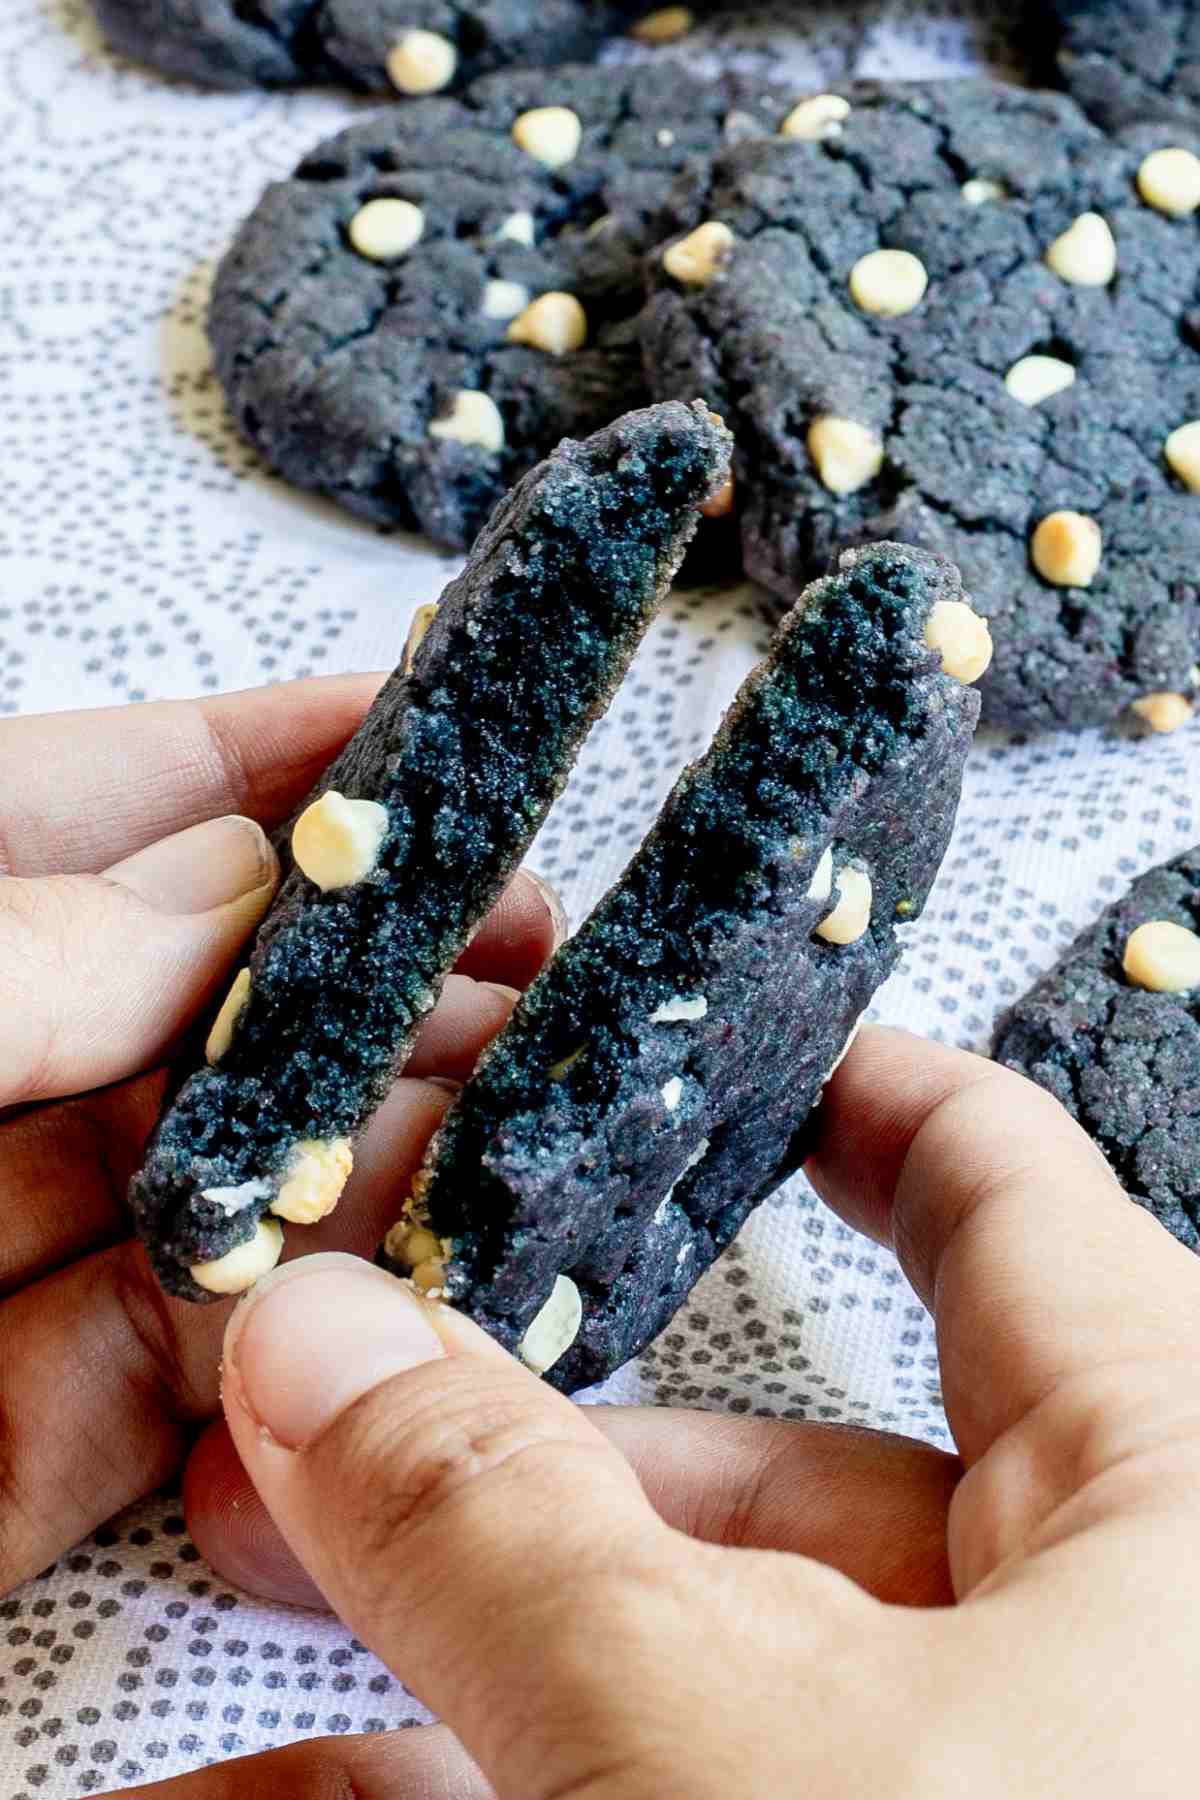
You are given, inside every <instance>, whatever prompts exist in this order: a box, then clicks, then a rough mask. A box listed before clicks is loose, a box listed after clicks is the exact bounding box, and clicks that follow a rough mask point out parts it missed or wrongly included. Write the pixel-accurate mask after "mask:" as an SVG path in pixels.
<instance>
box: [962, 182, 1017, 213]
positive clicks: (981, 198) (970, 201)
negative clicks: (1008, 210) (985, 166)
mask: <svg viewBox="0 0 1200 1800" xmlns="http://www.w3.org/2000/svg"><path fill="white" fill-rule="evenodd" d="M959 192H960V193H961V194H962V197H963V199H964V200H965V201H966V203H967V205H968V206H989V205H990V204H991V203H992V202H993V201H995V200H1006V199H1007V198H1008V189H1007V188H1005V187H1003V186H1002V185H1001V184H1000V182H998V181H989V180H988V179H987V177H986V176H981V175H973V176H972V177H971V179H970V181H964V182H963V184H962V187H961V188H960V189H959Z"/></svg>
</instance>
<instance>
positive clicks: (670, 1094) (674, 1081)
mask: <svg viewBox="0 0 1200 1800" xmlns="http://www.w3.org/2000/svg"><path fill="white" fill-rule="evenodd" d="M660 1091H661V1093H662V1103H663V1105H664V1106H665V1107H666V1109H667V1111H668V1112H674V1111H675V1108H676V1107H677V1106H678V1105H679V1102H680V1101H681V1100H682V1099H683V1082H682V1080H681V1079H680V1077H679V1076H678V1075H672V1077H671V1079H670V1081H664V1082H663V1084H662V1088H661V1090H660Z"/></svg>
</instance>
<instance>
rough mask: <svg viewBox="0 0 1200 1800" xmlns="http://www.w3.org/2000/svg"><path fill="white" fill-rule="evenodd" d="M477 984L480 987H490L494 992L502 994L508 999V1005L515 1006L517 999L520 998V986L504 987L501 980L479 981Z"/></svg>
mask: <svg viewBox="0 0 1200 1800" xmlns="http://www.w3.org/2000/svg"><path fill="white" fill-rule="evenodd" d="M479 985H480V987H485V988H491V990H492V992H493V993H494V994H500V995H502V996H503V998H504V999H505V1000H507V1001H508V1004H509V1005H510V1006H515V1005H516V1004H517V1001H518V1000H519V999H520V998H521V990H520V988H515V987H506V986H505V984H504V983H503V982H502V981H481V982H480V984H479Z"/></svg>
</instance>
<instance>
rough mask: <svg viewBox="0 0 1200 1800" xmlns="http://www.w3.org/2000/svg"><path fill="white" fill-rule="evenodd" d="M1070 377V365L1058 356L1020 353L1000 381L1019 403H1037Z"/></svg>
mask: <svg viewBox="0 0 1200 1800" xmlns="http://www.w3.org/2000/svg"><path fill="white" fill-rule="evenodd" d="M1074 379H1075V368H1074V365H1073V364H1072V363H1069V362H1063V360H1062V358H1061V357H1059V356H1023V357H1021V359H1020V361H1019V362H1015V363H1014V364H1013V366H1012V368H1011V369H1010V370H1009V371H1008V374H1007V375H1006V376H1005V377H1004V385H1005V387H1006V388H1007V389H1008V391H1009V393H1010V394H1011V395H1012V397H1013V399H1014V400H1019V401H1020V402H1021V405H1022V406H1038V405H1040V404H1041V402H1042V401H1043V400H1048V399H1049V398H1050V396H1051V394H1061V393H1062V391H1063V389H1064V388H1069V387H1070V386H1071V383H1072V382H1073V381H1074Z"/></svg>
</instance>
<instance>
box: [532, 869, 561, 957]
mask: <svg viewBox="0 0 1200 1800" xmlns="http://www.w3.org/2000/svg"><path fill="white" fill-rule="evenodd" d="M525 874H526V875H528V877H529V879H530V881H532V883H533V885H534V887H535V888H536V889H537V891H538V893H539V894H540V895H541V896H542V899H543V900H544V901H545V902H546V909H547V911H548V912H549V914H550V920H551V923H552V924H553V926H554V943H553V945H552V947H551V949H552V953H553V951H554V950H560V949H561V948H562V946H563V945H564V944H565V943H566V941H567V939H568V937H569V936H570V935H571V927H570V924H569V923H568V921H567V909H566V907H565V906H564V905H563V903H562V901H561V900H560V899H559V897H558V895H557V894H556V893H555V891H554V889H553V888H552V887H551V886H550V883H549V882H548V881H545V880H544V879H543V878H542V876H540V875H538V874H535V872H534V871H533V870H532V869H526V870H525Z"/></svg>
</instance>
